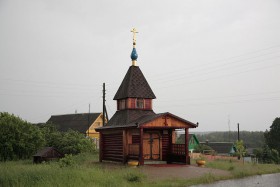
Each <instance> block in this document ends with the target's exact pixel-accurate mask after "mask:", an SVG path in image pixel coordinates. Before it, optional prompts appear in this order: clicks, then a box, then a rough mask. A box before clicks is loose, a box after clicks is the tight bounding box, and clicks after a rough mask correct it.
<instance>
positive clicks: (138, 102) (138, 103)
mask: <svg viewBox="0 0 280 187" xmlns="http://www.w3.org/2000/svg"><path fill="white" fill-rule="evenodd" d="M136 108H144V99H137V100H136Z"/></svg>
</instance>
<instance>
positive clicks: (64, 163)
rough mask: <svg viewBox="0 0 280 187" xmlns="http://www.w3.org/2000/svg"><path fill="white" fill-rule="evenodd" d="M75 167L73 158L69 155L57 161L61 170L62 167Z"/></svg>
mask: <svg viewBox="0 0 280 187" xmlns="http://www.w3.org/2000/svg"><path fill="white" fill-rule="evenodd" d="M74 165H75V161H74V159H73V156H72V155H71V154H70V155H67V154H66V155H65V157H64V158H61V159H60V160H59V166H60V167H61V168H62V167H69V166H74Z"/></svg>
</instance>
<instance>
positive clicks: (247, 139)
mask: <svg viewBox="0 0 280 187" xmlns="http://www.w3.org/2000/svg"><path fill="white" fill-rule="evenodd" d="M239 135H240V139H241V140H243V142H244V145H245V146H246V147H247V148H259V147H262V146H263V145H264V144H265V138H264V132H262V131H240V132H239ZM196 137H197V139H198V140H199V141H200V142H206V141H209V142H236V140H237V139H238V135H237V131H231V132H226V131H223V132H210V133H207V134H206V133H205V134H196Z"/></svg>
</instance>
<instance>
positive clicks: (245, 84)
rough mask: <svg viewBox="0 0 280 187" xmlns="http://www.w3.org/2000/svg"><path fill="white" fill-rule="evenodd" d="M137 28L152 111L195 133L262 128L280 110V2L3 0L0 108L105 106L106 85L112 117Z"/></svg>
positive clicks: (38, 117)
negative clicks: (189, 125) (152, 96)
mask: <svg viewBox="0 0 280 187" xmlns="http://www.w3.org/2000/svg"><path fill="white" fill-rule="evenodd" d="M133 27H136V28H137V29H138V31H139V34H138V35H137V52H138V55H139V57H138V65H139V66H140V68H141V70H142V72H143V73H144V75H145V77H146V79H147V80H148V82H149V84H150V86H151V87H152V89H153V91H154V93H155V95H156V96H157V99H156V100H155V101H154V111H155V112H157V113H160V112H171V113H173V114H175V115H177V116H180V117H182V118H185V119H187V120H189V121H192V122H195V123H196V122H199V123H200V125H199V128H197V129H195V130H193V131H227V130H229V124H230V129H231V130H236V124H237V123H240V129H241V130H251V131H260V130H261V131H264V130H265V129H269V126H270V125H271V124H272V121H273V120H274V118H275V117H279V116H280V114H279V113H280V110H279V106H280V81H279V80H280V73H279V71H280V61H279V60H280V34H279V33H280V1H279V0H265V1H264V0H229V1H227V0H215V1H214V0H205V1H200V0H193V1H189V0H182V1H163V0H159V1H150V0H142V1H134V0H127V1H125V0H121V1H120V0H118V1H117V0H114V1H113V0H112V1H108V0H102V1H92V0H88V1H79V0H77V1H74V0H65V1H57V0H33V1H32V0H25V1H21V0H0V85H1V87H0V111H1V112H3V111H6V112H10V113H14V114H15V115H17V116H20V117H21V118H23V119H25V120H27V121H30V122H34V123H36V122H45V121H47V120H48V119H49V118H50V116H51V115H59V114H68V113H74V112H75V110H77V111H78V113H84V112H88V105H89V103H90V104H91V112H100V111H101V110H102V98H101V96H102V83H103V82H105V83H106V85H107V86H106V87H107V88H106V89H107V110H108V113H109V117H111V116H112V115H113V114H114V113H115V110H116V102H115V101H113V96H114V94H115V93H116V91H117V89H118V87H119V85H120V83H121V81H122V79H123V78H124V75H125V73H126V72H127V70H128V68H129V66H130V65H131V60H130V53H131V50H132V34H131V33H130V30H131V28H133ZM229 121H230V122H229Z"/></svg>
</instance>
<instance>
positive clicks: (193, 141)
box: [188, 134, 199, 153]
mask: <svg viewBox="0 0 280 187" xmlns="http://www.w3.org/2000/svg"><path fill="white" fill-rule="evenodd" d="M188 138H189V151H190V152H191V153H192V152H193V150H194V149H195V147H196V146H198V145H199V141H198V139H197V137H196V135H195V134H189V136H188Z"/></svg>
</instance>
